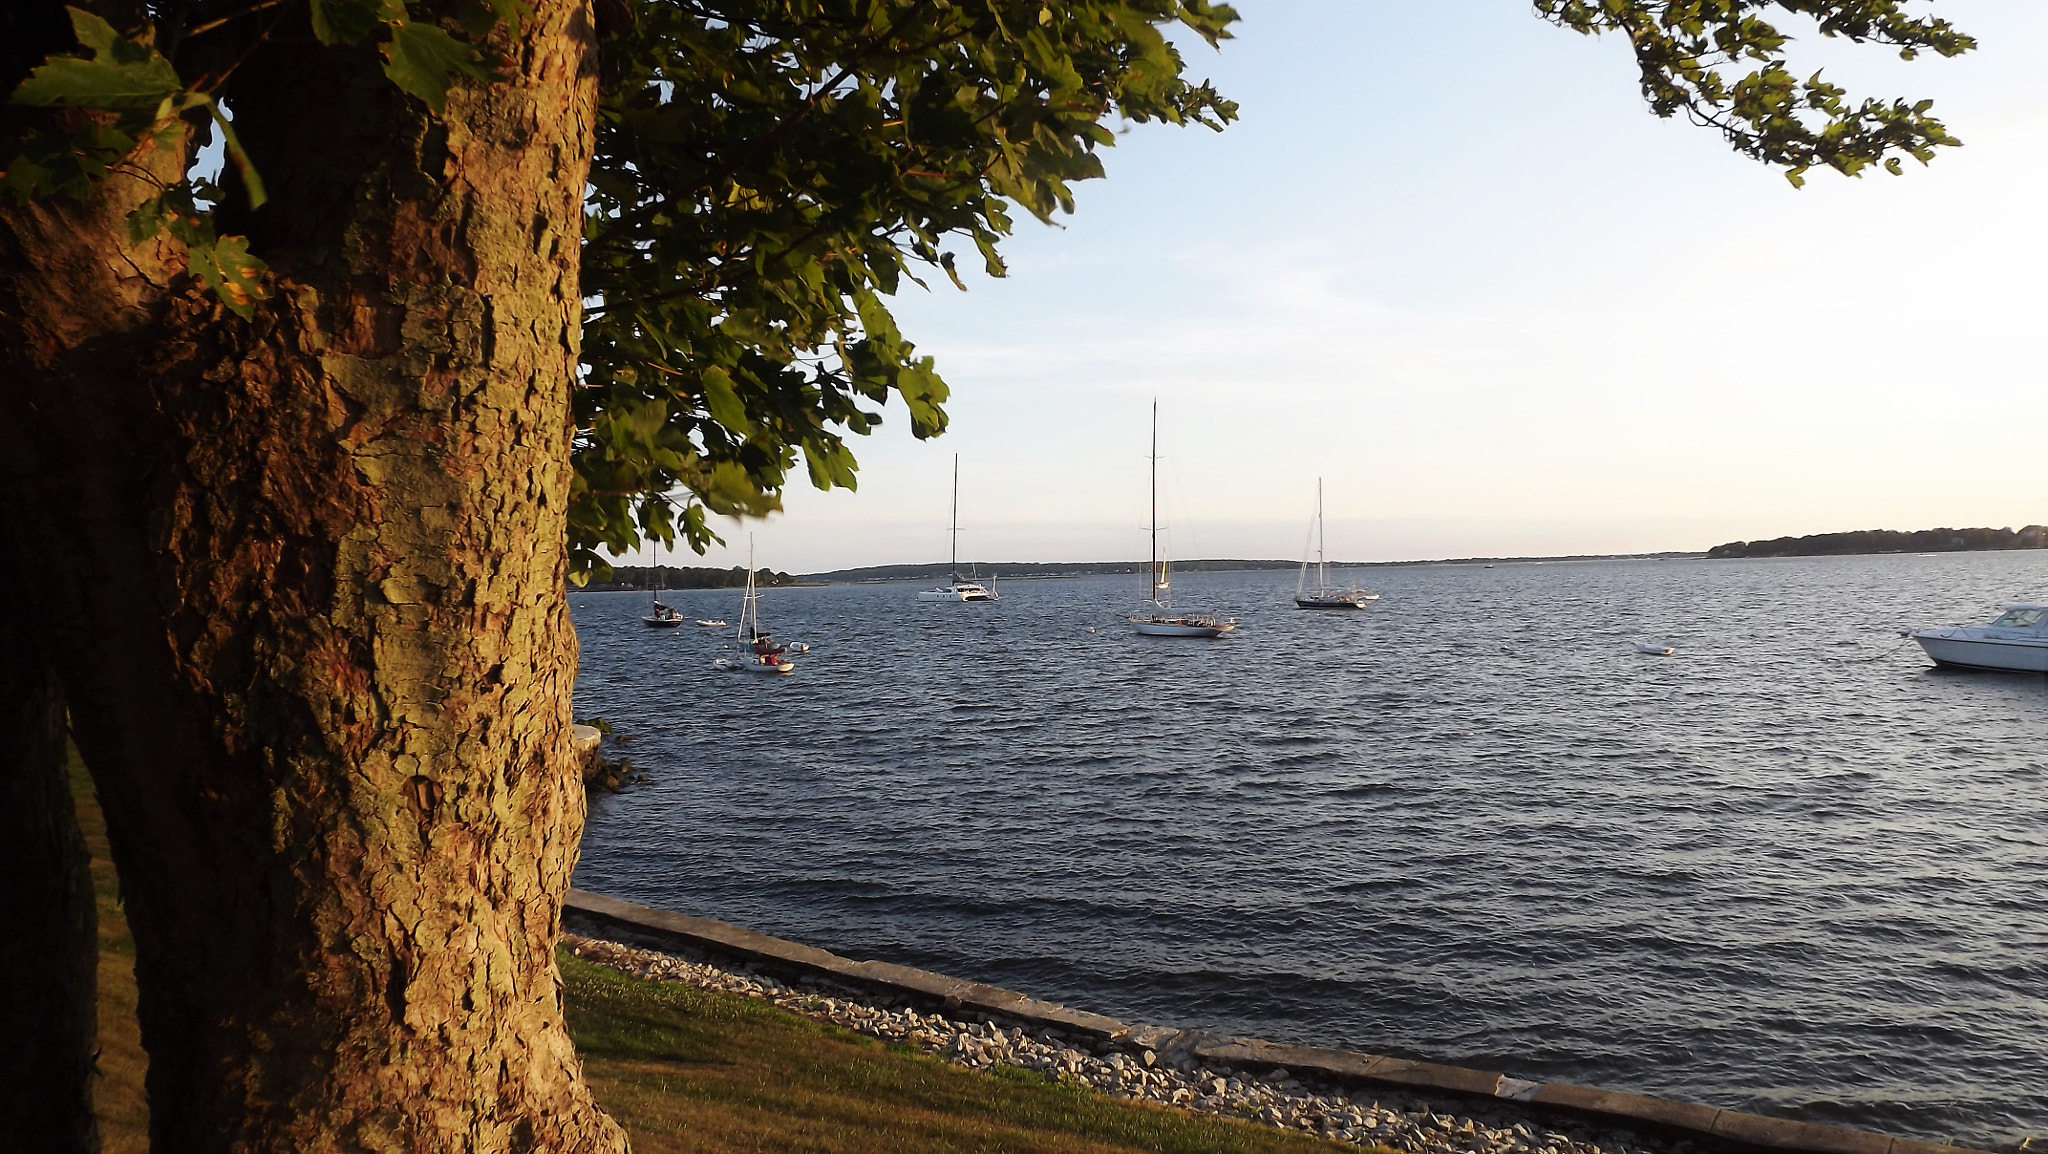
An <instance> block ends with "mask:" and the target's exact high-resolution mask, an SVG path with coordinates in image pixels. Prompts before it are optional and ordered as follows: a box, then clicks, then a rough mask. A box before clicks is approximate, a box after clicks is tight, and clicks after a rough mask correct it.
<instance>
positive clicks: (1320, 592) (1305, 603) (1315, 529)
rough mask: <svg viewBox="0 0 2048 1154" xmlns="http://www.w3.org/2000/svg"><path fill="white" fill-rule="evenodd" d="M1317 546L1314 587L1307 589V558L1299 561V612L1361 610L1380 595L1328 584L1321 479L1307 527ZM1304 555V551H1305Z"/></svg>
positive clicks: (1296, 585)
mask: <svg viewBox="0 0 2048 1154" xmlns="http://www.w3.org/2000/svg"><path fill="white" fill-rule="evenodd" d="M1309 536H1310V537H1311V538H1313V539H1314V541H1315V545H1316V587H1315V589H1314V591H1310V589H1309V587H1308V558H1307V557H1306V556H1303V557H1302V559H1301V576H1300V577H1298V578H1296V579H1295V582H1294V604H1295V607H1296V608H1298V609H1363V608H1365V603H1366V602H1368V601H1378V600H1379V599H1380V595H1379V594H1377V593H1373V592H1371V591H1369V590H1365V589H1359V588H1356V587H1353V588H1348V589H1346V588H1338V587H1337V586H1334V585H1332V584H1330V562H1329V559H1328V558H1326V557H1325V556H1324V555H1323V479H1322V478H1321V477H1317V478H1316V519H1315V520H1314V522H1312V523H1311V524H1310V526H1309ZM1304 552H1305V551H1304Z"/></svg>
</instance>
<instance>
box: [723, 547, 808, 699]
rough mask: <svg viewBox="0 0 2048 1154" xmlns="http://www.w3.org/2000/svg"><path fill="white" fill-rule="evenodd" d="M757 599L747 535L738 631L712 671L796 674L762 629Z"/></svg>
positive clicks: (782, 651) (758, 595) (784, 648)
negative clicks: (745, 579)
mask: <svg viewBox="0 0 2048 1154" xmlns="http://www.w3.org/2000/svg"><path fill="white" fill-rule="evenodd" d="M760 600H761V595H760V593H759V592H758V591H757V590H756V589H755V588H754V538H753V535H752V534H748V535H747V591H746V593H745V594H743V595H741V597H740V625H739V631H738V633H736V634H735V635H734V637H733V645H732V648H731V649H729V650H727V651H726V653H725V655H724V656H722V657H720V658H718V659H717V660H716V661H713V662H712V663H711V664H712V667H713V668H716V669H723V670H726V671H727V672H729V673H761V674H767V675H770V676H774V675H787V674H790V673H794V672H796V665H795V664H794V663H793V662H791V661H790V660H789V658H787V657H785V656H784V654H785V653H786V652H787V650H788V647H787V646H784V645H780V644H777V643H776V640H775V638H773V637H770V636H769V635H768V633H767V631H766V630H763V629H762V628H761V605H760Z"/></svg>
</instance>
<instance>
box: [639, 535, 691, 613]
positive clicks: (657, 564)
mask: <svg viewBox="0 0 2048 1154" xmlns="http://www.w3.org/2000/svg"><path fill="white" fill-rule="evenodd" d="M650 595H651V596H652V597H653V600H654V603H653V604H652V605H650V606H649V607H648V609H647V615H646V616H645V617H642V618H641V619H640V623H641V624H642V625H645V626H647V627H648V628H649V629H674V628H675V627H676V626H678V625H681V624H682V623H683V615H682V613H681V612H680V611H679V610H677V609H676V607H675V606H673V605H665V604H663V603H662V600H661V545H660V543H659V542H657V543H656V544H655V547H654V584H653V586H652V587H651V589H650Z"/></svg>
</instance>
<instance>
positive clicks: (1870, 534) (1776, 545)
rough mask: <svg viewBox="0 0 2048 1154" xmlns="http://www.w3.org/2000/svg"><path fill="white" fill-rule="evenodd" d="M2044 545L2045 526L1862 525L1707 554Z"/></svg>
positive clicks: (2046, 544) (1931, 550) (2047, 543)
mask: <svg viewBox="0 0 2048 1154" xmlns="http://www.w3.org/2000/svg"><path fill="white" fill-rule="evenodd" d="M2044 548H2048V526H2041V525H2029V526H2027V527H2026V528H2024V529H2019V530H2013V529H1920V530H1917V531H1914V532H1905V531H1903V530H1899V529H1863V530H1860V531H1858V532H1854V533H1815V534H1813V535H1812V536H1810V537H1778V538H1775V539H1773V540H1770V541H1730V542H1728V543H1727V544H1726V545H1716V546H1714V547H1713V548H1712V549H1709V550H1707V556H1709V557H1833V556H1839V555H1842V554H1847V553H1961V552H1965V551H1968V550H1973V549H2044Z"/></svg>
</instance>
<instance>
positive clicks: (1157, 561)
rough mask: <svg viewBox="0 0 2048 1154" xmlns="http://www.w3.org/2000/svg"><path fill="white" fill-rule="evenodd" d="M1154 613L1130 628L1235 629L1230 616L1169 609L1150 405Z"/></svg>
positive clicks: (1198, 632) (1192, 632) (1217, 632)
mask: <svg viewBox="0 0 2048 1154" xmlns="http://www.w3.org/2000/svg"><path fill="white" fill-rule="evenodd" d="M1146 572H1147V574H1148V575H1149V576H1148V577H1147V580H1148V581H1149V582H1150V584H1151V596H1149V597H1147V598H1146V601H1147V602H1148V603H1149V604H1150V605H1151V606H1152V607H1153V609H1154V610H1155V612H1152V613H1146V614H1140V615H1134V616H1132V617H1131V618H1130V622H1131V628H1132V629H1135V630H1137V631H1138V633H1139V634H1140V635H1142V636H1145V637H1221V636H1223V635H1224V634H1225V633H1229V632H1230V631H1231V630H1233V629H1236V628H1237V619H1236V618H1234V617H1217V616H1216V615H1214V614H1211V613H1188V612H1185V611H1181V610H1176V609H1174V607H1173V562H1172V561H1171V560H1169V559H1168V558H1167V556H1166V553H1165V552H1164V551H1163V550H1161V549H1160V548H1159V402H1158V401H1153V402H1152V562H1151V565H1150V566H1149V567H1148V568H1147V570H1146Z"/></svg>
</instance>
